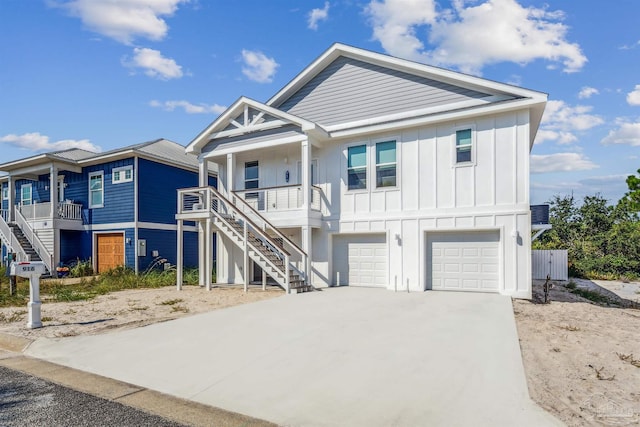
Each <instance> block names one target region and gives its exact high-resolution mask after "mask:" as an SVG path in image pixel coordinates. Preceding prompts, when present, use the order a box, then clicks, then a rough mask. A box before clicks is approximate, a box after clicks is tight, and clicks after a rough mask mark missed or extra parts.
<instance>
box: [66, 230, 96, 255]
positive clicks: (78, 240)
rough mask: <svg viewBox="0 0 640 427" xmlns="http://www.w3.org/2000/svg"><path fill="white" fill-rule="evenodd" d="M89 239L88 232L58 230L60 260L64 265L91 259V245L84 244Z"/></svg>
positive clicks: (89, 234)
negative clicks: (77, 260)
mask: <svg viewBox="0 0 640 427" xmlns="http://www.w3.org/2000/svg"><path fill="white" fill-rule="evenodd" d="M90 238H91V233H89V232H88V231H77V230H60V260H61V261H62V262H65V263H66V262H68V261H72V260H76V259H79V260H80V261H86V260H88V259H89V258H91V245H90V244H89V245H87V244H86V241H87V240H89V239H90Z"/></svg>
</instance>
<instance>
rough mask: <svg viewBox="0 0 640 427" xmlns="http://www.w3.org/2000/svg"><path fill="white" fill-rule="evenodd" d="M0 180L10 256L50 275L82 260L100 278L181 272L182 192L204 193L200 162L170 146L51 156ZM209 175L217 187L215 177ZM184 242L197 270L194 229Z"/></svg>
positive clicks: (0, 168)
mask: <svg viewBox="0 0 640 427" xmlns="http://www.w3.org/2000/svg"><path fill="white" fill-rule="evenodd" d="M0 172H4V173H6V175H4V176H2V177H0V183H1V186H2V187H1V188H2V217H1V218H0V239H1V240H2V252H3V255H6V253H7V252H8V251H11V252H13V253H15V254H16V255H17V258H18V259H19V260H28V259H31V260H38V259H41V260H42V261H43V262H44V263H45V264H46V265H47V268H48V269H49V271H53V270H55V267H56V266H57V265H59V263H60V262H68V261H70V260H75V259H80V260H89V259H91V260H92V262H93V267H94V270H95V271H97V272H104V271H106V270H108V269H110V268H113V267H116V266H121V265H125V266H127V267H130V268H132V269H134V270H135V271H144V270H145V269H147V268H148V267H149V266H150V265H151V264H153V263H156V262H157V261H158V260H163V259H166V262H168V263H171V264H175V262H176V238H177V236H176V230H177V226H176V220H175V218H174V216H175V210H176V205H177V197H176V194H177V192H176V190H177V189H178V188H184V187H197V186H198V185H199V181H198V172H199V169H198V160H197V158H196V157H195V156H193V155H188V154H185V152H184V147H183V146H182V145H180V144H177V143H175V142H172V141H168V140H166V139H159V140H155V141H151V142H146V143H142V144H137V145H132V146H129V147H124V148H121V149H117V150H112V151H108V152H103V153H94V152H90V151H86V150H81V149H70V150H64V151H57V152H51V153H44V154H39V155H36V156H32V157H28V158H25V159H20V160H15V161H12V162H8V163H5V164H2V165H0ZM203 172H204V171H203ZM207 174H208V180H209V185H216V173H215V171H214V170H211V171H207ZM183 237H184V242H185V247H186V248H187V249H186V250H185V254H184V257H185V262H186V264H187V265H191V266H197V265H198V254H197V247H198V245H197V241H198V234H197V229H196V227H195V225H194V224H189V225H187V226H186V227H185V228H184V236H183ZM191 249H192V250H191ZM214 253H215V252H214Z"/></svg>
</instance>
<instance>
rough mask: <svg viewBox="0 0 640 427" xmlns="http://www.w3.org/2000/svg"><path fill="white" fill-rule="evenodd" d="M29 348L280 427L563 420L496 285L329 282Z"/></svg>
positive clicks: (548, 422)
mask: <svg viewBox="0 0 640 427" xmlns="http://www.w3.org/2000/svg"><path fill="white" fill-rule="evenodd" d="M203 292H205V291H204V290H203ZM213 292H215V290H214V291H213ZM256 292H259V291H256ZM26 353H27V354H28V355H30V356H33V357H38V358H42V359H46V360H49V361H52V362H55V363H59V364H62V365H66V366H70V367H73V368H77V369H81V370H85V371H89V372H93V373H96V374H100V375H104V376H107V377H111V378H115V379H118V380H121V381H126V382H129V383H133V384H137V385H140V386H144V387H147V388H150V389H154V390H158V391H161V392H164V393H168V394H171V395H175V396H178V397H182V398H186V399H189V400H193V401H197V402H201V403H204V404H207V405H212V406H216V407H220V408H223V409H227V410H231V411H235V412H239V413H242V414H246V415H250V416H253V417H257V418H262V419H265V420H268V421H272V422H275V423H278V424H280V425H290V426H335V425H343V426H418V425H430V426H437V425H443V426H444V425H446V426H456V425H459V426H463V425H474V426H483V425H485V426H489V425H490V426H498V425H504V426H511V425H519V426H526V425H530V426H544V425H561V423H560V422H559V421H557V420H556V419H555V418H553V417H552V416H551V415H549V414H547V413H546V412H544V411H543V410H542V409H540V408H539V407H537V406H536V405H535V404H534V403H533V402H532V401H531V400H530V399H529V397H528V392H527V386H526V381H525V375H524V369H523V366H522V359H521V356H520V348H519V345H518V336H517V332H516V327H515V320H514V317H513V310H512V307H511V300H510V298H508V297H505V296H500V295H495V294H472V293H450V292H447V293H445V292H426V293H411V294H407V293H393V292H389V291H387V290H380V289H357V288H346V287H345V288H333V289H326V290H324V291H322V292H313V293H309V294H303V295H296V296H283V297H281V298H275V299H271V300H267V301H261V302H257V303H252V304H247V305H242V306H237V307H232V308H228V309H224V310H218V311H214V312H210V313H205V314H200V315H195V316H191V317H187V318H182V319H179V320H174V321H170V322H164V323H158V324H155V325H151V326H147V327H143V328H138V329H131V330H124V331H119V332H114V333H111V334H105V335H97V336H79V337H72V338H61V339H39V340H37V341H36V342H34V343H33V344H32V345H31V346H30V347H29V348H28V349H27V351H26Z"/></svg>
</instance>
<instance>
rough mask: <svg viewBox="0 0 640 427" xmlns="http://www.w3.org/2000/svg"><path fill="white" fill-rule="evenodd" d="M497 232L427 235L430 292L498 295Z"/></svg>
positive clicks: (498, 238)
mask: <svg viewBox="0 0 640 427" xmlns="http://www.w3.org/2000/svg"><path fill="white" fill-rule="evenodd" d="M499 281H500V233H499V232H498V231H477V232H451V233H427V289H435V290H456V291H483V292H497V291H498V284H499Z"/></svg>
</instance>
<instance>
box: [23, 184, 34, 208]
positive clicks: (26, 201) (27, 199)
mask: <svg viewBox="0 0 640 427" xmlns="http://www.w3.org/2000/svg"><path fill="white" fill-rule="evenodd" d="M32 200H33V199H32V192H31V184H22V186H21V187H20V203H21V204H23V205H30V204H31V201H32Z"/></svg>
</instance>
